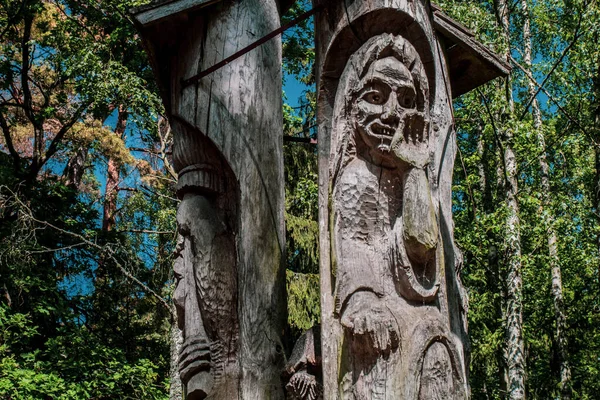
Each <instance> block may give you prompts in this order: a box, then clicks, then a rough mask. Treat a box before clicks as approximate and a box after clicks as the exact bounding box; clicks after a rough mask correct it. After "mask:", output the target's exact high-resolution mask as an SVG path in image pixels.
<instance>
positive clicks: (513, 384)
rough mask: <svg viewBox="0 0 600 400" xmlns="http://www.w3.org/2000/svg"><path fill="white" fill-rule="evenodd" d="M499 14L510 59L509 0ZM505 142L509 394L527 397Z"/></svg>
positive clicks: (509, 137)
mask: <svg viewBox="0 0 600 400" xmlns="http://www.w3.org/2000/svg"><path fill="white" fill-rule="evenodd" d="M496 5H497V15H498V18H499V22H500V26H501V27H502V29H503V33H504V37H505V43H506V52H505V54H504V56H505V58H506V60H507V61H510V10H509V7H510V5H509V4H508V2H507V1H506V0H498V1H497V3H496ZM505 93H506V111H505V114H506V117H507V119H511V118H514V101H513V96H512V85H511V79H510V77H509V78H508V79H507V80H506V86H505ZM502 141H503V146H504V155H503V157H504V171H503V172H504V178H505V182H504V194H505V199H506V208H507V218H506V226H505V235H506V239H505V243H506V262H507V280H506V287H507V304H506V316H505V320H506V335H507V336H506V357H507V360H506V361H507V367H508V387H507V390H508V398H509V399H510V400H521V399H524V398H525V354H524V353H525V348H524V347H525V346H524V341H523V279H522V271H521V270H522V264H521V230H520V229H521V228H520V219H519V205H518V200H517V193H518V182H517V160H516V157H515V153H514V150H513V143H512V141H513V132H512V130H511V128H507V129H503V131H502Z"/></svg>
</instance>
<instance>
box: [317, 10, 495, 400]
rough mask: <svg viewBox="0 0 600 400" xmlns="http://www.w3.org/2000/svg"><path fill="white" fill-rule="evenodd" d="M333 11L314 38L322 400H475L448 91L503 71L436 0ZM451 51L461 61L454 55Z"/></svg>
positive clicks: (468, 86)
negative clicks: (456, 231) (456, 234)
mask: <svg viewBox="0 0 600 400" xmlns="http://www.w3.org/2000/svg"><path fill="white" fill-rule="evenodd" d="M323 4H326V9H325V11H324V12H321V13H320V14H319V15H318V16H317V18H316V37H317V58H318V63H317V65H318V71H317V76H318V84H317V87H318V107H319V113H318V124H319V188H320V189H319V225H320V248H321V308H322V353H323V354H322V357H323V380H324V395H325V398H326V399H367V398H368V399H375V398H376V399H406V400H417V399H464V398H468V397H469V386H468V381H467V378H468V376H467V375H468V357H469V355H468V338H467V327H466V310H467V298H466V293H465V290H464V289H463V286H462V284H461V282H460V277H459V270H460V267H461V256H460V252H459V251H458V249H457V248H456V246H455V244H454V238H453V223H452V198H451V185H452V169H453V164H454V156H455V153H456V138H455V132H454V121H453V115H452V102H451V101H452V95H451V91H452V90H456V92H457V94H461V93H464V92H466V91H468V90H470V89H472V88H473V87H475V86H477V85H479V84H481V83H483V82H485V81H487V80H489V79H491V78H493V77H495V76H497V75H499V74H501V73H505V70H506V66H505V65H500V64H499V62H498V60H497V58H496V57H494V55H493V54H491V53H489V51H487V49H484V48H483V47H482V46H480V45H479V44H478V43H476V42H474V41H473V40H472V38H471V37H469V35H468V34H467V32H466V30H464V28H463V27H461V26H459V25H458V24H456V23H454V21H452V20H450V19H449V18H447V17H445V16H443V15H441V14H440V13H439V12H438V11H439V10H437V9H435V10H432V9H431V7H430V5H429V3H428V2H427V1H423V0H368V1H367V0H365V1H348V0H338V1H329V2H326V3H323ZM434 11H435V12H436V14H435V18H434ZM440 32H441V34H440ZM452 44H458V45H459V46H454V47H458V48H459V49H462V50H461V51H458V52H457V51H456V49H455V50H454V51H453V52H452V53H451V54H450V51H448V52H446V49H447V48H450V47H451V46H450V45H452ZM478 67H479V68H478ZM490 71H491V72H490ZM465 74H466V75H465ZM469 74H471V75H469ZM465 76H466V77H467V78H466V80H465Z"/></svg>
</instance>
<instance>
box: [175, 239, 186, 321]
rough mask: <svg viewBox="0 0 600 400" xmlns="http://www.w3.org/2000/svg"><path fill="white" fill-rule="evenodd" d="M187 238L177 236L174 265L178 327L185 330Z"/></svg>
mask: <svg viewBox="0 0 600 400" xmlns="http://www.w3.org/2000/svg"><path fill="white" fill-rule="evenodd" d="M184 250H185V238H184V237H183V235H181V234H179V235H177V247H176V248H175V262H174V263H173V272H174V273H175V291H174V292H173V303H174V304H175V310H176V311H177V326H179V329H181V330H183V329H184V325H185V322H184V321H185V295H186V293H185V282H184V276H185V275H184V274H185V260H184V253H183V252H184Z"/></svg>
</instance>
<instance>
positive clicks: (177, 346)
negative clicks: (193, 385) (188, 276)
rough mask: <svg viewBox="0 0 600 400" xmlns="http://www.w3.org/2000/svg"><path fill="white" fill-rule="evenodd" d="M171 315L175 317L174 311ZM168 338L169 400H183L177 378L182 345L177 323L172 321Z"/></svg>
mask: <svg viewBox="0 0 600 400" xmlns="http://www.w3.org/2000/svg"><path fill="white" fill-rule="evenodd" d="M172 314H173V315H176V312H175V310H173V313H172ZM169 338H170V342H171V349H170V356H171V361H170V363H169V367H170V368H169V382H170V383H171V386H170V388H169V400H183V398H184V397H183V386H182V385H181V378H180V377H179V354H180V352H181V346H182V345H183V332H181V329H179V327H178V326H177V321H173V322H172V324H171V330H170V336H169Z"/></svg>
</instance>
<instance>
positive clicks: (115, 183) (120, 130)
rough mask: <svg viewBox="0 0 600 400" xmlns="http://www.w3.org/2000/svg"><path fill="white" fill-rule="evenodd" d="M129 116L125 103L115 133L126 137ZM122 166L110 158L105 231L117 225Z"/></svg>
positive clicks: (121, 106) (106, 192)
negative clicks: (120, 170)
mask: <svg viewBox="0 0 600 400" xmlns="http://www.w3.org/2000/svg"><path fill="white" fill-rule="evenodd" d="M127 117H128V113H127V109H126V108H125V106H124V105H119V110H118V114H117V124H116V126H115V134H116V135H117V136H118V137H120V138H124V136H125V128H126V127H127ZM120 168H121V166H120V165H119V164H118V163H117V161H115V160H114V159H112V158H109V159H108V167H107V172H106V191H105V195H104V211H103V214H102V215H103V217H102V230H103V231H105V232H109V231H112V230H113V229H114V227H115V225H116V216H117V199H118V196H119V179H120V173H119V169H120Z"/></svg>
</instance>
